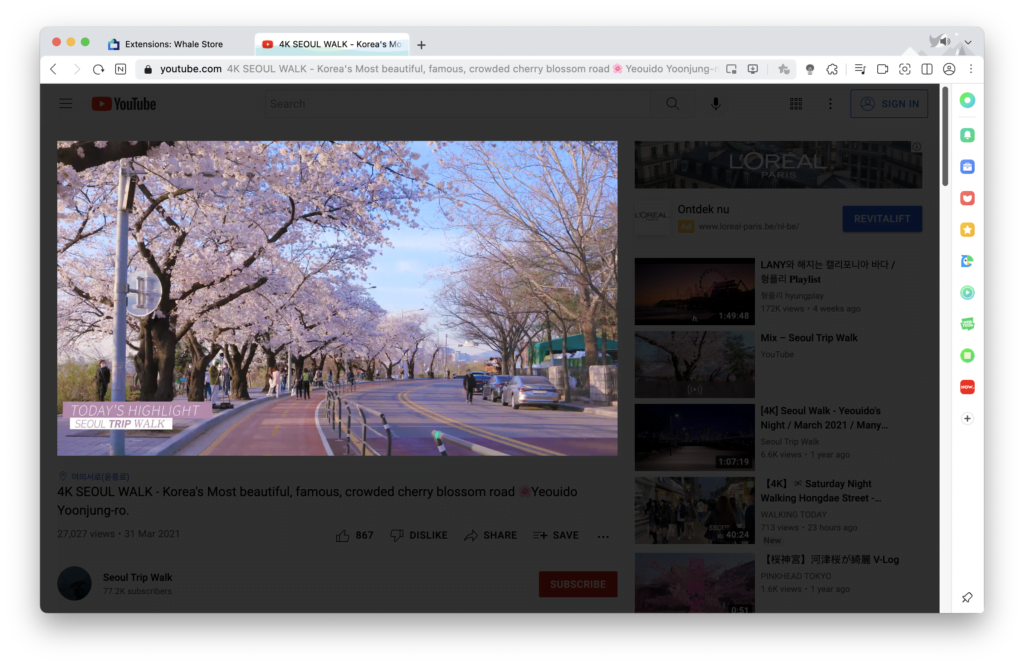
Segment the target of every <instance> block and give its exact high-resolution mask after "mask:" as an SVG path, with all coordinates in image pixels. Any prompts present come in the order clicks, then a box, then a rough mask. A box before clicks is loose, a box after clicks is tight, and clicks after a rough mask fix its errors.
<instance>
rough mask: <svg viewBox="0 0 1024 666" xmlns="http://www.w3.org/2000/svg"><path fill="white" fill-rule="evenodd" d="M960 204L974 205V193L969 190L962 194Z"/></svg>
mask: <svg viewBox="0 0 1024 666" xmlns="http://www.w3.org/2000/svg"><path fill="white" fill-rule="evenodd" d="M960 203H961V204H962V205H964V206H973V205H974V192H971V191H970V190H967V191H965V192H961V193H960Z"/></svg>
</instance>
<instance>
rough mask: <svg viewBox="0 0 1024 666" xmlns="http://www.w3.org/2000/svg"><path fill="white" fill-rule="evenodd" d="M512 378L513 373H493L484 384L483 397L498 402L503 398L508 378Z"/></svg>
mask: <svg viewBox="0 0 1024 666" xmlns="http://www.w3.org/2000/svg"><path fill="white" fill-rule="evenodd" d="M510 379H512V377H511V375H491V378H490V379H488V380H487V383H486V384H484V390H483V393H481V397H482V398H483V399H484V400H490V401H491V402H498V401H499V400H501V392H502V390H503V389H504V388H505V384H508V380H510Z"/></svg>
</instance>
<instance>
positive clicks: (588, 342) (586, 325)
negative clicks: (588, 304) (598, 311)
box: [580, 319, 597, 367]
mask: <svg viewBox="0 0 1024 666" xmlns="http://www.w3.org/2000/svg"><path fill="white" fill-rule="evenodd" d="M580 328H581V329H583V350H584V353H585V354H586V358H584V360H583V364H584V365H585V366H587V367H590V366H592V365H597V324H596V322H594V320H593V319H591V320H589V321H584V322H580Z"/></svg>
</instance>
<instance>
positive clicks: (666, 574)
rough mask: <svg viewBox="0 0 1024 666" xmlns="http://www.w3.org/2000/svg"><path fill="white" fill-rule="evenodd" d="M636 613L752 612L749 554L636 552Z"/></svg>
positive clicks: (752, 590)
mask: <svg viewBox="0 0 1024 666" xmlns="http://www.w3.org/2000/svg"><path fill="white" fill-rule="evenodd" d="M634 575H635V576H636V578H635V590H634V598H635V606H634V610H635V611H636V612H637V613H753V612H754V554H753V553H700V554H697V553H637V554H636V560H635V574H634Z"/></svg>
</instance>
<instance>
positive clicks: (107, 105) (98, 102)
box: [92, 97, 114, 111]
mask: <svg viewBox="0 0 1024 666" xmlns="http://www.w3.org/2000/svg"><path fill="white" fill-rule="evenodd" d="M113 108H114V98H112V97H93V98H92V110H93V111H110V110H111V109H113Z"/></svg>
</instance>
